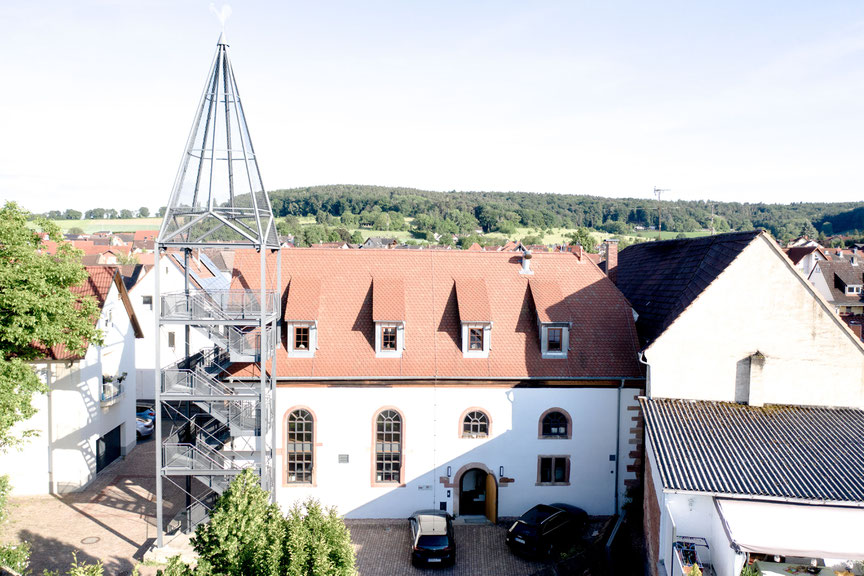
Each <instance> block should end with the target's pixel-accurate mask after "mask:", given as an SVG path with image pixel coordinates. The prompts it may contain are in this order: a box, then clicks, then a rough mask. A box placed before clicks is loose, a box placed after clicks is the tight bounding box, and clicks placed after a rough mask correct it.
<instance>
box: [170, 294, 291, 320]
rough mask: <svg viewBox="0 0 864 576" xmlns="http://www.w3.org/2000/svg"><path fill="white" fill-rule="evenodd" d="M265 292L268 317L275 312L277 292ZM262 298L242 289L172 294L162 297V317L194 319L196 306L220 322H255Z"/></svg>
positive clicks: (258, 314) (265, 309) (265, 306)
mask: <svg viewBox="0 0 864 576" xmlns="http://www.w3.org/2000/svg"><path fill="white" fill-rule="evenodd" d="M264 292H265V295H264V298H265V301H264V303H263V309H264V313H265V315H267V316H269V315H270V314H273V313H275V311H276V290H265V291H264ZM259 294H260V292H259V291H258V290H242V289H240V290H238V289H235V290H230V289H229V290H190V291H189V292H188V293H187V292H185V291H182V292H169V293H166V294H163V295H162V303H161V305H162V316H163V318H170V317H172V316H176V315H181V314H182V317H183V318H187V317H192V311H193V309H194V307H195V306H196V305H197V306H199V307H200V308H201V309H202V310H203V311H206V312H208V313H210V314H212V315H213V316H215V317H216V318H217V319H220V320H239V319H254V318H256V317H259V316H260V315H261V310H262V303H260V302H259V301H258V296H259ZM172 309H173V310H174V311H173V312H172V311H171V310H172ZM196 317H199V316H196Z"/></svg>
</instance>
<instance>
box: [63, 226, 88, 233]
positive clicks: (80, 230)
mask: <svg viewBox="0 0 864 576" xmlns="http://www.w3.org/2000/svg"><path fill="white" fill-rule="evenodd" d="M66 232H67V233H69V234H84V229H83V228H81V227H80V226H72V227H71V228H69V229H68V230H66Z"/></svg>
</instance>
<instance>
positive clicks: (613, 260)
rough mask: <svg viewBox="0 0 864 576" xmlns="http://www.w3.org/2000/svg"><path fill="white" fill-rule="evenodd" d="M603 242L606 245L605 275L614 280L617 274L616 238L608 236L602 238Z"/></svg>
mask: <svg viewBox="0 0 864 576" xmlns="http://www.w3.org/2000/svg"><path fill="white" fill-rule="evenodd" d="M603 244H604V245H605V246H606V276H608V277H609V279H610V280H612V282H615V279H616V276H617V275H618V240H616V239H615V238H610V239H608V240H604V241H603Z"/></svg>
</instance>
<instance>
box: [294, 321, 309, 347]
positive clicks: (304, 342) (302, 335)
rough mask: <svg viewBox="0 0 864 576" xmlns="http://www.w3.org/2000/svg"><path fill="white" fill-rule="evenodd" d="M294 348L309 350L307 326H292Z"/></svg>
mask: <svg viewBox="0 0 864 576" xmlns="http://www.w3.org/2000/svg"><path fill="white" fill-rule="evenodd" d="M294 350H309V326H298V325H295V326H294Z"/></svg>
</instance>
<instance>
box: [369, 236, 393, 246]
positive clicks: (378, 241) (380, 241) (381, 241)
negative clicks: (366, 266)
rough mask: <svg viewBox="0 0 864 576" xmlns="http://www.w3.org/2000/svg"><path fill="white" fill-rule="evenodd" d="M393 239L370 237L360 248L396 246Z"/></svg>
mask: <svg viewBox="0 0 864 576" xmlns="http://www.w3.org/2000/svg"><path fill="white" fill-rule="evenodd" d="M396 244H397V242H396V239H395V238H385V237H383V236H370V237H369V238H367V239H366V241H365V242H363V244H362V245H361V248H389V247H391V246H394V245H396Z"/></svg>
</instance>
